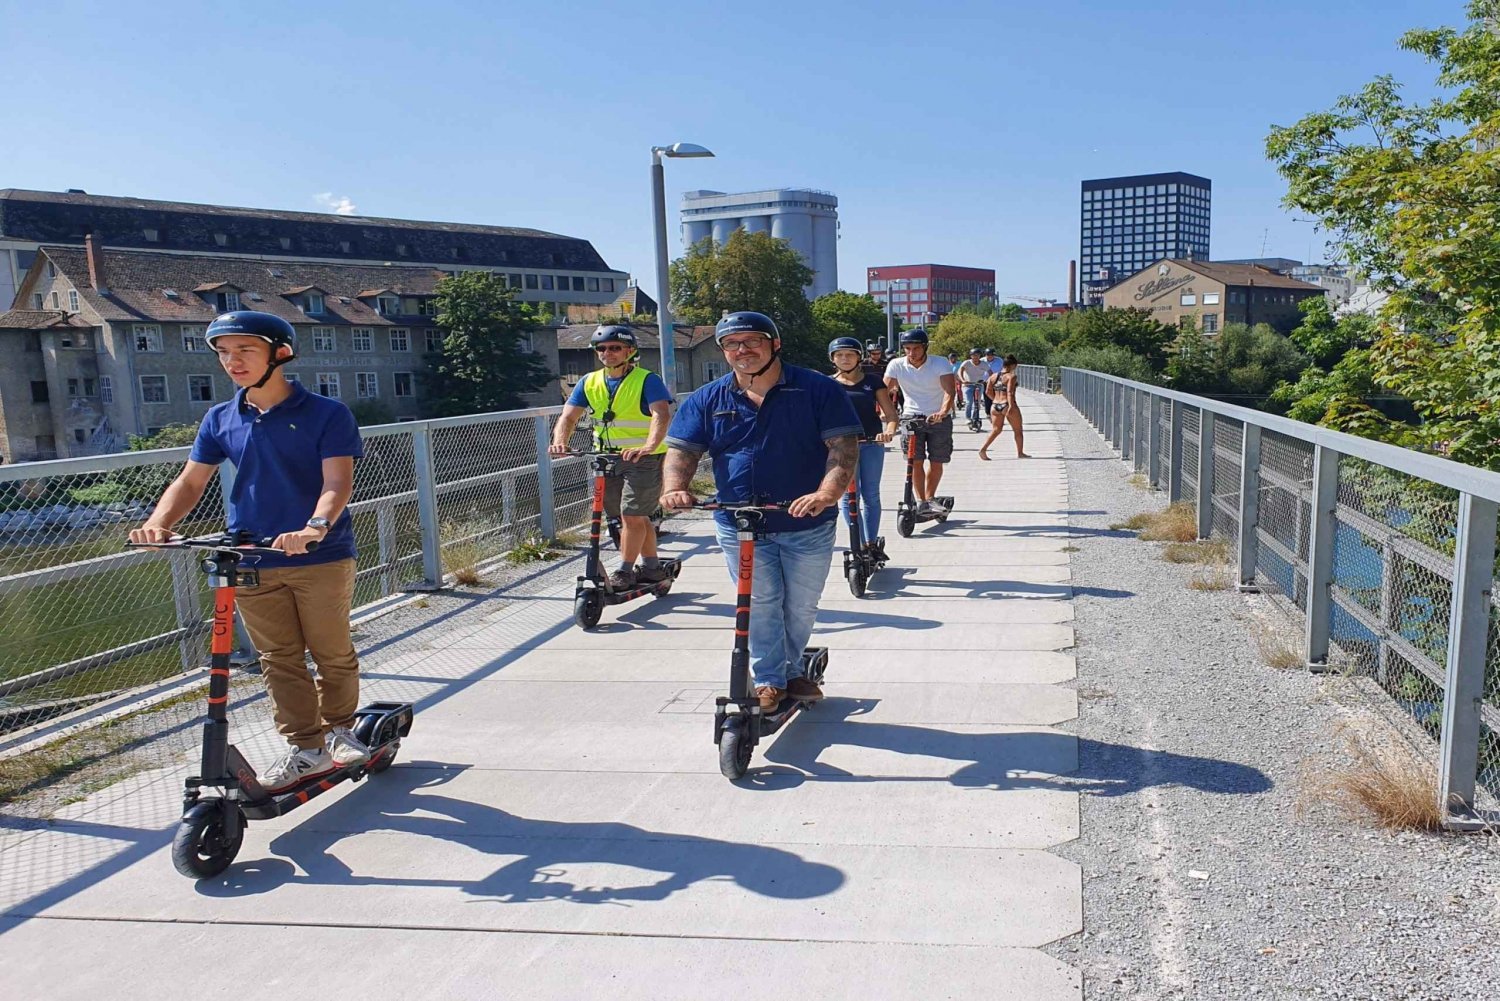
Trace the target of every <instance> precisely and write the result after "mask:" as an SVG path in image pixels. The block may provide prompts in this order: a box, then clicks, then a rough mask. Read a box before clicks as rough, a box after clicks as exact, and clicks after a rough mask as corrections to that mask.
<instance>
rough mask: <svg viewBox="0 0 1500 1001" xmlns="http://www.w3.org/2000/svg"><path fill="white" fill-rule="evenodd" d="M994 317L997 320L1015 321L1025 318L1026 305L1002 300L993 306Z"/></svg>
mask: <svg viewBox="0 0 1500 1001" xmlns="http://www.w3.org/2000/svg"><path fill="white" fill-rule="evenodd" d="M995 318H996V319H998V320H1007V321H1012V322H1014V321H1016V320H1024V319H1026V307H1025V306H1022V305H1021V304H1020V303H1018V302H1002V303H1001V304H1000V305H998V306H996V307H995Z"/></svg>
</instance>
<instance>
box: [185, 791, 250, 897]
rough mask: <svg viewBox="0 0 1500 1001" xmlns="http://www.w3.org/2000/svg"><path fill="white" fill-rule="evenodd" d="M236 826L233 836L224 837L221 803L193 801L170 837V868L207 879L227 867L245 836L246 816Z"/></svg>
mask: <svg viewBox="0 0 1500 1001" xmlns="http://www.w3.org/2000/svg"><path fill="white" fill-rule="evenodd" d="M235 809H236V810H238V809H239V807H235ZM235 827H236V830H235V833H234V836H233V837H230V838H226V837H225V836H224V807H223V806H222V805H221V803H220V802H219V801H218V800H200V801H199V802H197V803H194V804H193V806H192V808H191V809H189V810H188V812H187V813H185V814H183V815H182V822H181V823H180V824H178V825H177V833H176V834H175V835H174V836H173V837H172V866H173V868H175V869H176V870H177V871H178V872H180V873H182V874H183V875H184V876H186V877H188V878H189V879H208V878H209V877H210V876H217V875H218V874H219V873H221V872H223V871H224V870H225V869H228V868H229V863H231V862H233V861H234V857H235V856H236V855H238V854H239V852H240V844H241V843H242V842H243V841H244V840H245V818H244V817H240V818H239V823H238V824H236V825H235Z"/></svg>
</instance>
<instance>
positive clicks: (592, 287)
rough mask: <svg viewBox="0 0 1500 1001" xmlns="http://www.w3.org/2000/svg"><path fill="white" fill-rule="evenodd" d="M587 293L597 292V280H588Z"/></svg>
mask: <svg viewBox="0 0 1500 1001" xmlns="http://www.w3.org/2000/svg"><path fill="white" fill-rule="evenodd" d="M589 291H590V292H597V291H599V279H597V278H590V279H589Z"/></svg>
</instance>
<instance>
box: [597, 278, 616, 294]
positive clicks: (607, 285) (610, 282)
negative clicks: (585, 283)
mask: <svg viewBox="0 0 1500 1001" xmlns="http://www.w3.org/2000/svg"><path fill="white" fill-rule="evenodd" d="M599 287H600V288H601V289H602V290H604V291H605V292H613V291H614V290H615V280H614V279H613V278H601V279H599Z"/></svg>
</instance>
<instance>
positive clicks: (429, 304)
mask: <svg viewBox="0 0 1500 1001" xmlns="http://www.w3.org/2000/svg"><path fill="white" fill-rule="evenodd" d="M417 312H418V313H419V314H420V315H422V316H437V300H435V299H423V300H422V301H421V302H420V303H418V304H417Z"/></svg>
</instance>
